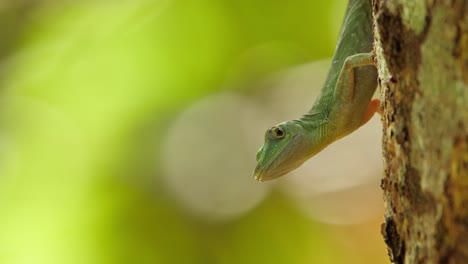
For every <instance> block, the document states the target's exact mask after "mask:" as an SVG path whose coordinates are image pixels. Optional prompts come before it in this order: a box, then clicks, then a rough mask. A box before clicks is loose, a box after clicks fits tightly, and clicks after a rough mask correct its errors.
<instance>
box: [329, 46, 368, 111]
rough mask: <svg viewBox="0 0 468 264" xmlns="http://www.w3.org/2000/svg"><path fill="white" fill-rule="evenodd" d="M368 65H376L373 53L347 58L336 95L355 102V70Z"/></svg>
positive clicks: (339, 78)
mask: <svg viewBox="0 0 468 264" xmlns="http://www.w3.org/2000/svg"><path fill="white" fill-rule="evenodd" d="M368 65H375V62H374V59H373V56H372V53H358V54H355V55H352V56H349V57H347V58H346V60H345V61H344V63H343V68H342V69H341V72H340V75H339V77H338V81H337V83H336V85H337V87H336V90H335V95H341V96H343V97H344V99H345V100H346V102H351V101H353V98H354V89H355V87H354V86H355V83H354V68H359V67H363V66H368Z"/></svg>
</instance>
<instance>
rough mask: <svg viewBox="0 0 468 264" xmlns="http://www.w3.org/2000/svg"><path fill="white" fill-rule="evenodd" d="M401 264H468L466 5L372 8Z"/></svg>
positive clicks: (390, 228) (387, 233)
mask: <svg viewBox="0 0 468 264" xmlns="http://www.w3.org/2000/svg"><path fill="white" fill-rule="evenodd" d="M373 9H374V10H373V13H374V25H375V27H374V37H375V45H374V49H375V52H376V60H377V67H378V70H379V86H380V91H381V97H382V109H383V115H382V122H383V140H382V143H383V157H384V168H385V173H384V177H383V179H382V184H381V187H382V189H383V191H384V201H385V207H386V209H385V210H386V211H385V222H384V223H383V224H382V230H381V232H382V235H383V237H384V240H385V242H386V244H387V247H388V253H389V256H390V260H391V261H392V262H394V263H468V15H467V14H468V1H466V0H452V1H448V0H447V1H442V0H440V1H437V0H426V1H423V0H421V1H404V0H395V1H386V0H373Z"/></svg>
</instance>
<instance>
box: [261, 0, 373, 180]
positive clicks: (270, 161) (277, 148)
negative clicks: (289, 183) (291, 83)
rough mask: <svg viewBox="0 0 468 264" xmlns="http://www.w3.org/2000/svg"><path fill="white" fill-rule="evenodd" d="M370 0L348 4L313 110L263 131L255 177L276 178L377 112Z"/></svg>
mask: <svg viewBox="0 0 468 264" xmlns="http://www.w3.org/2000/svg"><path fill="white" fill-rule="evenodd" d="M373 40H374V38H373V34H372V7H371V0H350V1H349V3H348V8H347V11H346V15H345V18H344V22H343V25H342V28H341V33H340V36H339V39H338V44H337V46H336V49H335V53H334V56H333V60H332V64H331V67H330V70H329V72H328V75H327V79H326V81H325V83H324V85H323V87H322V89H321V91H320V95H319V97H318V98H317V99H316V101H315V103H314V105H313V106H312V109H310V111H309V112H307V113H306V114H304V115H303V116H302V117H300V118H299V119H297V120H290V121H286V122H283V123H280V124H278V125H276V126H274V127H272V128H270V129H268V130H267V131H266V133H265V143H264V145H263V146H262V147H261V148H260V150H259V151H258V153H257V162H258V164H257V167H256V168H255V171H254V176H255V179H257V180H258V181H265V180H271V179H275V178H277V177H280V176H282V175H284V174H286V173H288V172H290V171H292V170H294V169H296V168H298V167H299V166H300V165H301V164H302V163H304V162H305V161H306V160H308V159H309V158H311V157H312V156H314V155H315V154H317V153H318V152H320V151H321V150H322V149H324V148H325V147H326V146H328V145H329V144H331V143H332V142H334V141H336V140H338V139H340V138H342V137H344V136H346V135H348V134H350V133H351V132H353V131H354V130H356V129H358V128H359V127H360V126H362V125H363V124H365V123H366V122H367V121H369V119H370V118H371V117H372V116H373V115H374V113H375V112H376V111H378V109H379V106H380V101H379V100H377V99H375V100H372V96H373V94H374V92H375V89H376V87H377V69H376V68H375V62H374V60H373V51H372V44H373Z"/></svg>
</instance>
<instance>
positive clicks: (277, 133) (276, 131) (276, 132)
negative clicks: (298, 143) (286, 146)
mask: <svg viewBox="0 0 468 264" xmlns="http://www.w3.org/2000/svg"><path fill="white" fill-rule="evenodd" d="M270 131H271V134H272V135H273V137H275V138H283V137H284V134H285V133H284V130H283V129H282V128H281V127H272V128H271V130H270Z"/></svg>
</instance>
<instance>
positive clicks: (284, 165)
mask: <svg viewBox="0 0 468 264" xmlns="http://www.w3.org/2000/svg"><path fill="white" fill-rule="evenodd" d="M306 135H307V133H306V131H305V129H304V128H303V127H302V126H301V125H300V124H299V123H297V122H294V121H288V122H284V123H281V124H279V125H276V126H274V127H271V128H269V129H268V130H267V131H266V132H265V143H264V144H263V146H262V147H261V148H260V150H258V152H257V167H256V168H255V171H254V176H255V179H256V180H258V181H266V180H272V179H275V178H278V177H280V176H282V175H284V174H286V173H288V172H290V171H292V170H294V169H296V168H297V167H299V166H300V165H301V164H302V163H304V161H306V160H307V159H308V158H309V157H310V151H308V149H309V144H308V141H309V140H308V138H307V137H306Z"/></svg>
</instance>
